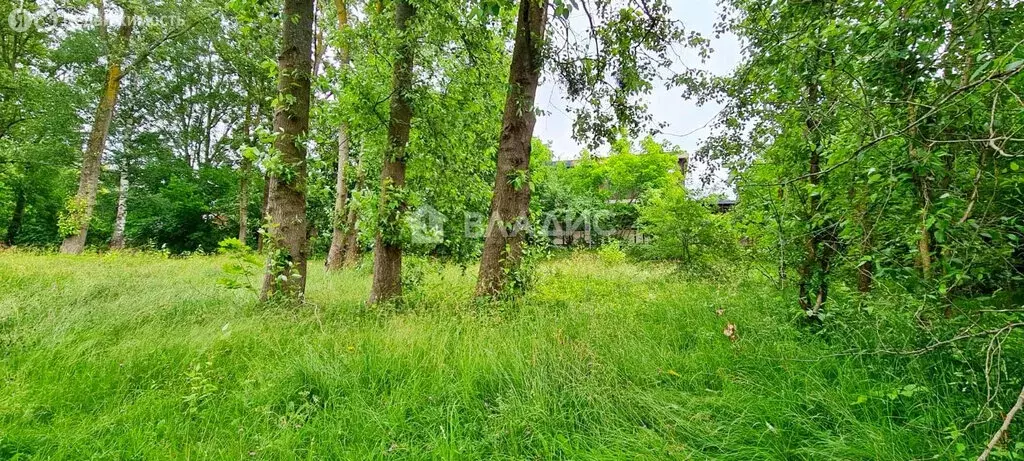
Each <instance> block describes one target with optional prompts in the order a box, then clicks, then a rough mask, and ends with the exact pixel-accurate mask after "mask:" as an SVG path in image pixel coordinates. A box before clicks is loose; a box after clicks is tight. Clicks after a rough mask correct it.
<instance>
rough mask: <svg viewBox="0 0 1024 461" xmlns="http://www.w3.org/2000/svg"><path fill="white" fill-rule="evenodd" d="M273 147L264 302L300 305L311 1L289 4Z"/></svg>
mask: <svg viewBox="0 0 1024 461" xmlns="http://www.w3.org/2000/svg"><path fill="white" fill-rule="evenodd" d="M282 18H283V28H282V37H281V54H280V55H279V56H278V68H279V69H280V76H279V78H278V86H277V88H278V92H279V93H280V94H281V95H283V96H284V97H283V98H281V100H282V101H283V102H282V105H281V106H280V107H278V108H277V110H276V113H275V114H274V133H276V134H277V137H276V138H275V140H274V147H275V149H276V150H277V152H278V154H279V155H280V156H281V161H282V162H281V163H282V164H283V165H284V169H285V171H284V172H277V173H276V174H273V175H271V177H270V186H269V190H270V194H269V197H268V198H269V200H268V201H267V203H268V206H267V208H268V210H267V216H268V219H269V223H268V226H267V237H266V238H267V242H264V243H265V245H266V244H269V245H270V247H271V248H270V251H269V252H268V258H267V270H266V274H265V276H264V278H263V290H262V292H261V293H260V299H261V300H264V301H266V300H268V299H270V298H271V297H274V296H277V295H282V296H285V297H287V298H290V299H292V300H296V301H300V302H301V301H302V299H303V296H304V295H305V290H306V258H307V251H308V250H307V239H306V147H305V146H304V145H303V144H302V138H303V137H304V136H305V135H306V133H307V132H308V131H309V106H310V97H311V95H310V79H311V75H310V74H311V72H312V66H313V63H312V56H311V54H312V46H313V0H285V2H284V13H283V15H282Z"/></svg>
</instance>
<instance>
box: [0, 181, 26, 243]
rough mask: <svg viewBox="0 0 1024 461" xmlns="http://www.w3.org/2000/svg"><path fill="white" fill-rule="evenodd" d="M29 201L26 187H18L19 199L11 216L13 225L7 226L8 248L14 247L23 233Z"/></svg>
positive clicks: (5, 240) (15, 202)
mask: <svg viewBox="0 0 1024 461" xmlns="http://www.w3.org/2000/svg"><path fill="white" fill-rule="evenodd" d="M27 202H28V199H27V197H26V196H25V185H24V184H20V185H18V191H17V197H15V200H14V214H12V215H11V223H10V224H8V225H7V236H6V237H5V238H4V243H5V244H6V245H7V246H14V242H15V240H16V239H17V238H18V233H20V232H21V224H22V223H23V222H24V221H25V206H26V205H27Z"/></svg>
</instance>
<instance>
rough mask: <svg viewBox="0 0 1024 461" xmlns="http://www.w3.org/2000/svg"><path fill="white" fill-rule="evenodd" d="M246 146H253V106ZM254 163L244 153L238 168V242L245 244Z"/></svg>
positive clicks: (247, 115)
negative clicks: (250, 180) (250, 178)
mask: <svg viewBox="0 0 1024 461" xmlns="http://www.w3.org/2000/svg"><path fill="white" fill-rule="evenodd" d="M244 129H245V145H246V146H251V145H252V106H251V105H250V106H249V107H246V108H245V127H244ZM251 171H252V161H251V160H249V158H247V157H246V156H245V152H243V153H242V159H241V162H240V165H239V167H238V173H239V178H238V240H240V241H241V242H242V243H245V242H246V240H248V238H249V176H250V172H251Z"/></svg>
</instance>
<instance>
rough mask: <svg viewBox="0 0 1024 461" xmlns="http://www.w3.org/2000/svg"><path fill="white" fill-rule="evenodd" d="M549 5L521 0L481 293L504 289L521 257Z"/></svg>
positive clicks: (544, 1) (479, 284) (544, 0)
mask: <svg viewBox="0 0 1024 461" xmlns="http://www.w3.org/2000/svg"><path fill="white" fill-rule="evenodd" d="M547 10H548V1H547V0H521V1H520V3H519V16H518V19H517V22H516V38H515V44H514V45H513V48H512V64H511V67H510V69H509V89H508V95H507V96H506V101H505V115H504V119H503V121H502V128H501V141H500V142H499V144H498V161H497V163H498V172H497V175H496V176H495V179H494V197H493V199H492V201H491V208H490V209H491V212H490V215H489V217H488V223H487V231H486V240H485V241H484V251H483V255H482V256H481V257H480V275H479V278H478V279H477V286H476V292H477V295H479V296H494V295H497V294H498V293H500V292H501V291H502V289H503V288H504V283H505V280H506V278H505V275H506V272H507V271H509V270H510V269H511V270H515V268H516V267H517V266H518V265H519V263H520V262H521V260H522V257H523V241H524V238H525V236H526V232H527V231H528V230H529V212H530V184H529V174H530V170H529V166H530V151H531V148H532V146H531V143H532V141H533V129H534V125H535V124H536V121H537V118H536V115H535V112H534V100H535V99H536V96H537V86H538V83H539V82H540V74H541V70H542V69H543V65H544V62H543V58H542V51H543V49H544V43H545V30H546V28H547V21H548V19H547V17H548V11H547Z"/></svg>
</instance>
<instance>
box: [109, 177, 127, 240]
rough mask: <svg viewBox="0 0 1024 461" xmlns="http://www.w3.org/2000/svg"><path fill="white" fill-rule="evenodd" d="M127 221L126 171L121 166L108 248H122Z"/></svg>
mask: <svg viewBox="0 0 1024 461" xmlns="http://www.w3.org/2000/svg"><path fill="white" fill-rule="evenodd" d="M127 222H128V172H127V171H126V170H125V168H124V167H122V168H121V182H120V184H119V186H118V188H117V217H116V218H115V219H114V235H112V236H111V237H110V249H111V250H122V249H124V226H125V224H126V223H127Z"/></svg>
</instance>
